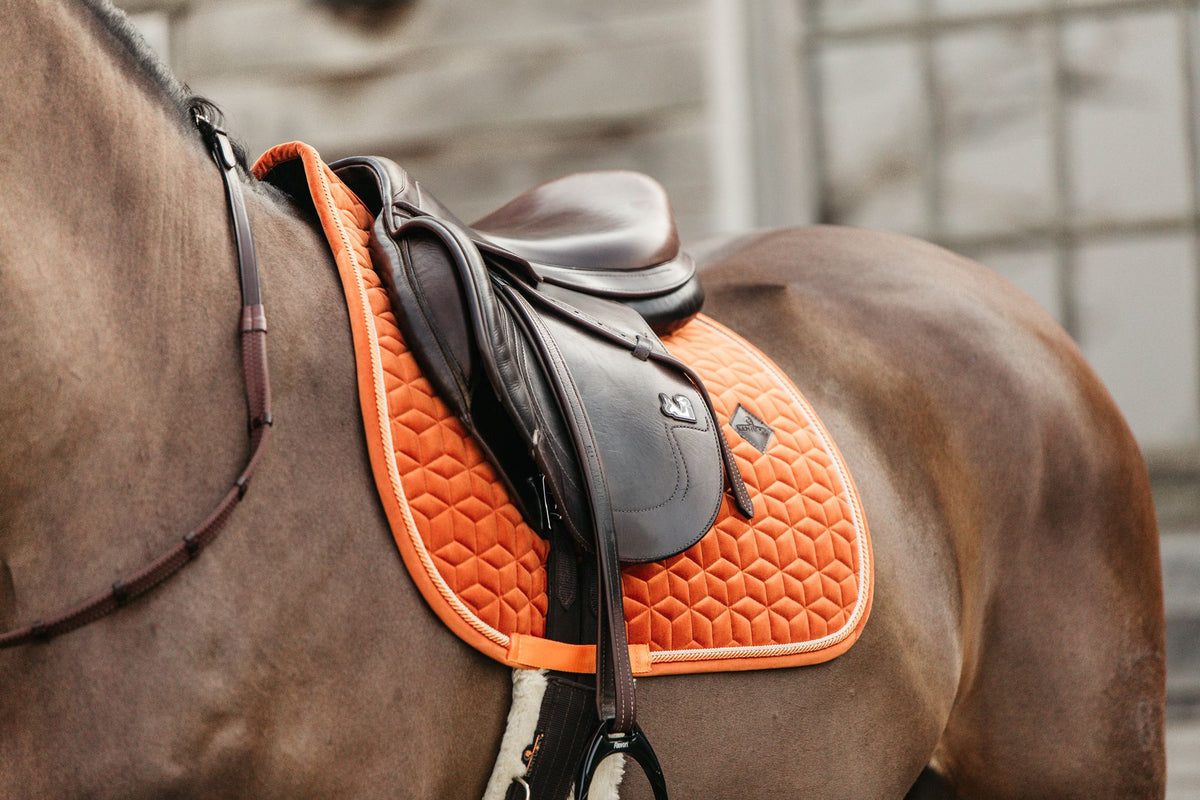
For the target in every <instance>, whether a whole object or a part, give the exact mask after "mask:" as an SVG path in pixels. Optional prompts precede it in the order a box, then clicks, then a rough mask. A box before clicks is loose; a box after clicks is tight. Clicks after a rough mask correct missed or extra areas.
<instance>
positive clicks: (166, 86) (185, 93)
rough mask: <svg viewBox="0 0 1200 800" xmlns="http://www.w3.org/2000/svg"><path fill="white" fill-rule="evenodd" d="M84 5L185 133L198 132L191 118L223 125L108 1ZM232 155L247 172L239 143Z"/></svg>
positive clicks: (218, 111)
mask: <svg viewBox="0 0 1200 800" xmlns="http://www.w3.org/2000/svg"><path fill="white" fill-rule="evenodd" d="M81 2H82V3H83V5H84V6H85V7H86V8H87V9H88V10H89V11H91V12H92V14H93V15H94V16H95V18H96V20H97V21H98V22H99V23H100V24H101V26H102V27H103V28H104V29H105V30H106V31H108V33H109V34H110V35H111V36H112V38H113V39H114V40H115V41H116V42H117V43H118V44H119V45H120V46H121V47H122V48H123V50H124V54H125V55H126V56H127V57H128V58H129V60H130V61H131V62H132V66H133V69H134V71H135V73H136V74H137V75H138V76H140V77H142V78H145V79H148V80H149V82H150V85H151V87H152V88H154V89H155V90H157V91H156V92H155V94H156V95H157V96H158V97H159V98H160V99H162V100H164V101H166V103H167V104H168V106H169V107H171V108H172V109H173V110H174V111H175V112H176V113H177V114H178V115H179V118H180V120H181V121H182V122H183V123H184V124H185V126H186V128H187V129H188V130H191V131H193V132H195V135H196V136H197V138H199V132H198V131H196V128H195V126H194V125H193V124H192V118H193V115H194V114H203V115H204V116H205V117H207V118H208V119H209V120H211V121H212V122H213V124H215V125H217V126H220V125H222V124H223V119H224V115H223V114H222V113H221V109H220V108H219V107H218V106H217V105H216V104H215V103H213V102H212V101H210V100H208V99H206V98H204V97H201V96H200V95H197V94H193V93H192V91H191V89H189V88H188V86H187V84H185V83H184V82H183V81H181V80H179V78H177V77H176V76H175V74H174V73H173V72H171V69H170V67H168V66H167V65H166V64H165V63H164V62H163V60H162V58H161V57H160V56H159V55H158V53H156V52H155V51H154V49H153V48H152V47H150V45H149V44H147V43H146V39H145V37H143V36H142V33H141V31H139V30H138V29H137V26H135V25H134V24H133V23H132V22H130V20H129V16H128V15H127V14H126V13H125V12H124V11H123V10H121V9H119V8H117V7H115V6H114V5H113V4H112V3H111V2H109V0H81ZM232 143H233V146H234V151H235V153H236V155H237V159H238V162H239V163H240V164H241V166H242V168H243V170H247V171H248V169H247V166H246V153H245V149H244V148H243V147H242V145H241V143H240V142H237V141H233V142H232Z"/></svg>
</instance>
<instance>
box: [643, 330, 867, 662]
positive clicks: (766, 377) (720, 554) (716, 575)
mask: <svg viewBox="0 0 1200 800" xmlns="http://www.w3.org/2000/svg"><path fill="white" fill-rule="evenodd" d="M665 342H666V344H667V347H668V348H669V349H670V350H671V352H672V353H673V354H674V355H676V356H678V357H679V358H680V359H681V360H683V361H686V362H687V363H688V364H690V365H691V366H692V367H693V368H694V369H695V370H696V371H697V372H699V373H700V375H701V376H702V377H703V379H704V383H705V386H706V387H707V388H708V390H709V392H710V393H711V395H712V398H713V406H714V408H715V409H716V411H717V416H718V417H719V418H720V419H722V420H724V421H725V423H724V427H725V435H726V437H727V439H728V440H729V442H730V444H731V445H732V447H733V453H734V457H735V458H736V459H737V462H738V467H739V469H740V470H741V473H742V476H743V477H744V479H745V482H746V488H747V490H748V491H749V492H750V494H751V497H752V498H753V500H754V506H755V511H756V513H755V516H754V518H753V519H751V520H746V519H744V518H743V517H741V516H740V515H739V514H737V513H735V512H734V511H733V509H732V506H731V503H730V501H729V498H728V497H726V499H725V506H724V507H723V508H722V510H721V513H720V515H719V516H718V519H717V522H716V524H715V525H714V526H713V529H712V530H711V531H710V532H709V533H708V534H707V535H706V536H705V537H704V538H702V539H701V540H700V541H699V542H698V543H697V544H696V545H694V546H692V547H691V548H689V549H688V550H686V551H685V552H683V553H681V554H679V555H677V556H674V557H673V558H670V559H667V560H666V561H661V562H655V563H650V564H639V565H634V566H630V567H627V568H626V569H625V570H624V573H623V583H624V589H625V598H626V599H625V615H626V619H627V621H628V625H629V639H630V641H631V642H646V643H648V644H649V646H650V649H651V652H652V654H653V653H656V652H657V651H681V652H680V655H679V656H678V657H679V658H681V659H686V658H687V653H686V651H690V650H714V649H723V648H772V647H777V646H780V645H797V644H803V643H812V642H820V641H825V640H828V639H829V637H831V636H836V635H837V633H838V632H839V631H844V630H846V628H847V626H848V624H849V623H850V622H851V621H852V619H853V617H854V615H855V612H856V610H859V611H863V610H865V609H863V608H861V606H862V604H860V602H859V601H860V599H863V593H864V592H865V590H866V589H867V586H866V585H865V582H866V580H868V579H869V575H868V574H867V573H866V572H865V570H863V569H862V568H863V567H865V566H866V564H864V563H863V562H864V561H865V559H866V558H868V557H869V554H868V553H867V552H866V550H865V547H864V545H865V544H866V542H865V541H860V533H862V532H864V531H865V525H864V523H863V521H862V512H861V509H860V508H858V507H857V502H856V500H855V498H853V497H852V494H851V492H850V491H849V486H848V480H847V476H846V473H845V468H844V466H843V465H842V464H841V463H840V459H838V458H837V456H836V453H835V451H833V448H832V446H831V444H832V443H831V442H830V440H829V437H828V433H826V432H825V431H824V429H823V428H822V427H821V426H820V425H819V424H818V423H817V419H816V415H815V414H814V413H812V412H811V410H810V409H808V408H807V404H806V403H804V404H803V405H798V403H800V402H802V400H801V399H800V398H798V397H797V395H798V392H796V391H795V389H794V387H792V386H791V384H790V381H787V380H786V379H783V380H781V378H782V376H780V375H779V374H778V372H777V369H776V368H774V367H773V365H769V364H765V363H763V362H764V360H765V357H764V356H762V355H761V354H760V353H757V352H756V351H755V350H754V349H753V348H748V347H746V346H743V343H742V342H741V341H740V340H739V337H737V336H736V335H735V334H733V333H732V332H731V331H729V330H728V329H726V328H724V327H723V326H721V325H718V324H717V323H715V322H714V321H712V320H710V319H707V318H704V317H700V318H699V319H697V320H695V321H694V322H693V323H691V324H689V325H687V326H685V327H684V328H682V329H681V330H679V331H678V332H676V333H675V334H673V335H671V336H670V337H667V339H666V340H665ZM739 405H740V406H742V407H743V408H745V409H746V410H747V411H749V412H750V413H751V414H753V415H754V416H755V417H757V418H758V419H759V420H762V421H767V422H768V424H769V427H770V429H771V438H770V440H769V442H768V445H767V449H766V452H760V451H759V450H758V449H757V448H756V447H755V446H754V444H752V442H751V441H750V440H749V439H747V438H743V437H742V436H740V435H739V434H738V433H737V432H736V431H735V430H734V429H733V428H732V427H731V425H730V422H729V421H730V420H731V419H732V418H733V417H734V414H735V411H736V409H737V407H738V406H739ZM853 621H854V622H857V620H853ZM851 627H853V626H851ZM652 658H654V656H652ZM657 660H658V661H659V662H660V663H661V662H664V661H667V660H669V658H668V657H662V658H658V659H657Z"/></svg>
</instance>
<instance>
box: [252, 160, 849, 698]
mask: <svg viewBox="0 0 1200 800" xmlns="http://www.w3.org/2000/svg"><path fill="white" fill-rule="evenodd" d="M292 159H301V160H302V161H303V164H304V168H305V172H306V175H307V177H308V181H309V185H310V189H311V190H312V193H313V201H314V205H315V206H316V210H317V214H318V217H319V219H320V222H321V225H322V228H323V230H324V231H325V234H326V238H327V239H328V240H329V242H330V245H331V247H332V249H333V251H334V256H335V260H336V262H337V266H338V271H339V276H340V277H341V280H342V286H343V289H344V290H345V295H346V302H347V309H348V311H349V312H350V321H351V329H352V333H353V336H354V347H355V359H356V365H357V371H358V377H359V397H360V402H361V405H362V411H363V425H364V431H365V433H366V437H367V447H368V451H369V454H370V458H371V467H372V472H373V473H374V475H375V480H376V485H377V488H378V489H379V494H380V499H381V502H382V504H383V506H384V511H385V512H386V514H387V517H388V520H389V523H390V524H391V527H392V533H393V536H394V538H395V540H396V544H397V547H398V548H399V550H400V554H401V556H402V557H403V560H404V563H405V564H406V566H407V567H408V570H409V573H410V574H411V575H412V577H413V580H414V582H415V583H416V585H417V587H418V588H419V589H420V591H421V593H422V595H423V596H424V597H425V599H426V601H427V602H428V603H429V605H430V607H431V608H432V609H433V610H434V612H435V613H437V614H438V616H439V617H440V618H441V619H442V620H443V622H445V623H446V625H447V626H448V627H450V629H451V630H453V631H454V632H455V633H456V634H458V635H459V636H460V637H461V638H462V639H463V640H464V641H466V642H467V643H468V644H471V645H472V646H474V647H476V648H477V649H479V650H480V651H481V652H483V653H485V654H487V655H489V656H491V657H492V658H495V659H497V660H499V661H503V662H505V663H510V664H514V665H523V666H541V665H542V664H539V663H531V662H530V661H529V660H528V659H521V658H518V657H517V656H515V655H514V652H513V650H512V649H510V648H512V647H514V646H515V645H516V644H517V643H518V640H519V639H520V638H521V637H528V638H536V637H539V636H541V635H542V634H543V632H544V630H545V613H546V607H547V590H546V586H547V583H546V556H547V552H548V547H547V544H546V542H545V541H544V540H542V539H541V538H540V537H538V536H537V535H536V534H535V533H534V532H533V530H532V529H531V528H530V527H529V526H528V525H526V524H525V523H524V522H523V521H522V519H521V517H520V514H519V512H518V511H517V509H516V507H515V506H514V505H513V504H512V502H511V501H510V500H509V499H508V495H507V492H506V490H505V489H504V486H503V484H502V482H501V481H500V480H499V479H498V478H497V477H496V475H495V472H494V471H493V470H492V468H491V465H490V464H489V463H488V461H487V460H486V458H484V456H483V453H482V451H481V450H480V448H479V447H478V445H477V444H476V443H475V442H474V440H473V439H472V438H471V437H470V435H469V434H468V433H467V432H466V430H465V429H464V428H463V427H462V425H461V424H460V423H459V422H458V420H457V419H456V418H455V417H454V416H453V415H452V414H451V413H450V411H449V409H448V408H447V407H446V406H445V404H444V403H443V402H442V401H441V400H440V399H439V398H438V397H437V396H436V395H435V394H434V392H433V389H432V386H431V385H430V384H429V382H428V381H427V380H426V379H425V378H424V377H423V376H422V375H421V374H420V369H419V367H418V366H417V363H416V360H415V359H414V358H413V356H412V354H411V352H410V351H409V350H408V349H407V347H406V346H405V344H404V341H403V338H402V336H401V334H400V330H399V328H398V326H397V325H396V320H395V316H394V314H393V312H392V309H391V304H390V301H389V299H388V296H387V291H386V289H385V288H384V287H383V285H382V283H381V281H380V279H379V277H378V275H377V274H376V273H375V271H374V270H373V269H372V267H371V262H370V254H369V248H368V246H367V243H368V241H369V230H370V226H371V221H372V220H371V216H370V214H369V212H367V210H366V209H365V207H364V206H363V205H362V203H361V202H359V201H358V198H357V197H355V196H354V194H353V193H352V192H351V191H350V190H349V189H348V188H347V187H346V186H345V185H344V184H342V183H341V181H340V180H339V179H338V178H337V177H336V176H335V175H333V173H332V172H331V171H329V169H328V168H327V167H326V166H325V164H324V163H323V162H321V161H320V159H319V156H318V155H317V154H316V151H315V150H313V149H312V148H311V147H308V146H307V145H304V144H301V143H291V144H288V145H280V146H278V147H277V148H273V149H272V150H271V151H268V153H267V154H265V155H264V156H263V157H262V158H261V159H260V160H259V163H258V164H256V165H255V168H254V170H255V173H256V174H257V175H259V176H261V175H263V174H264V173H265V172H267V171H268V170H270V169H272V168H273V167H275V166H277V165H279V164H280V163H282V162H286V161H290V160H292ZM664 344H666V346H667V347H668V348H669V349H670V350H671V351H672V353H674V354H675V355H676V356H678V357H679V358H680V359H682V360H683V361H685V362H687V363H689V364H690V365H691V366H692V367H693V368H694V369H695V370H696V371H697V372H698V373H699V374H700V376H701V377H702V378H703V380H704V383H705V386H706V387H707V388H708V390H709V392H710V394H711V395H712V399H713V405H714V408H715V410H716V412H717V416H718V418H719V419H720V420H721V421H722V424H723V427H724V431H725V435H726V437H727V439H728V441H729V442H730V444H731V446H732V450H733V454H734V457H735V459H736V460H737V463H738V466H739V469H740V471H741V473H742V476H743V478H744V479H745V483H746V488H747V490H748V491H749V492H750V494H751V497H752V498H753V500H754V507H755V512H756V513H755V516H754V518H753V519H752V520H745V519H743V518H741V517H740V516H739V515H738V514H737V513H736V511H734V509H733V507H732V505H731V503H730V501H729V499H728V498H726V499H725V501H724V504H723V506H722V508H721V511H720V513H719V515H718V518H717V522H716V523H715V524H714V526H713V528H712V529H711V530H710V531H709V532H708V533H707V534H706V535H705V536H704V537H703V538H701V540H700V541H699V542H698V543H697V544H695V545H694V546H693V547H691V548H689V549H688V550H687V551H685V552H683V553H681V554H679V555H677V556H674V557H672V558H670V559H667V560H665V561H661V562H654V563H650V564H639V565H633V566H629V567H626V568H625V569H624V570H623V573H622V580H623V588H624V593H625V616H626V622H627V627H628V635H629V642H630V645H631V647H641V648H644V649H648V651H649V656H648V663H649V666H648V667H644V668H643V669H642V670H641V671H642V673H643V674H644V673H649V674H666V673H679V672H710V671H720V670H738V669H758V668H766V667H781V666H797V665H801V664H810V663H817V662H820V661H825V660H828V659H830V658H833V657H834V656H836V655H838V654H839V653H841V652H844V651H845V650H846V649H847V648H848V647H849V646H850V645H851V644H852V643H853V642H854V641H855V640H856V639H857V637H858V634H859V633H860V632H861V630H862V627H863V625H864V624H865V622H866V619H867V615H868V612H869V609H870V600H871V594H872V586H871V579H872V571H873V570H872V564H871V554H870V542H869V536H868V533H867V526H866V521H865V519H864V516H863V512H862V507H861V504H860V502H859V499H858V495H857V492H856V491H855V489H854V486H853V482H852V481H851V479H850V475H849V472H848V471H847V469H846V466H845V464H844V462H843V461H842V458H841V455H840V454H839V453H838V451H837V449H836V447H835V446H834V444H833V442H832V440H831V439H830V437H829V434H828V432H826V431H825V429H824V427H823V426H822V425H821V423H820V421H819V420H818V419H817V416H816V414H815V413H814V412H813V411H812V409H811V408H810V407H809V406H808V404H807V402H806V401H805V400H804V399H803V397H802V396H801V395H800V393H799V391H798V390H797V389H796V388H795V386H794V385H793V384H792V383H791V381H790V380H789V379H788V378H787V377H786V376H784V375H783V374H782V373H781V372H780V371H779V370H778V368H777V367H775V366H774V364H773V363H771V362H770V361H769V360H768V359H766V357H765V356H764V355H763V354H762V353H761V352H759V351H758V350H757V349H756V348H754V347H753V346H752V345H750V344H749V343H747V342H745V341H744V340H743V339H741V338H740V337H738V336H737V335H736V334H734V333H733V332H732V331H729V330H728V329H726V328H724V327H723V326H721V325H720V324H718V323H716V322H714V321H713V320H711V319H708V318H707V317H705V316H703V315H701V316H699V317H697V318H696V319H695V320H694V321H692V322H691V323H689V324H688V325H686V326H684V327H683V328H682V329H680V330H679V331H677V332H676V333H674V334H672V335H670V336H668V337H665V338H664ZM739 406H741V408H742V409H743V410H744V411H745V412H748V413H749V414H750V415H753V418H754V419H755V421H756V422H761V423H765V424H766V426H768V427H769V428H770V436H769V439H766V448H765V452H761V451H760V449H759V447H761V446H762V444H763V441H762V438H761V437H754V436H750V437H748V438H749V439H753V440H755V443H752V442H751V441H749V440H748V439H743V438H742V436H740V435H739V434H738V433H737V431H736V430H734V428H733V427H732V426H731V424H730V421H731V420H732V419H733V418H734V415H735V411H737V409H738V407H739ZM741 418H742V419H747V418H749V417H747V416H746V415H745V414H741ZM756 445H758V446H756Z"/></svg>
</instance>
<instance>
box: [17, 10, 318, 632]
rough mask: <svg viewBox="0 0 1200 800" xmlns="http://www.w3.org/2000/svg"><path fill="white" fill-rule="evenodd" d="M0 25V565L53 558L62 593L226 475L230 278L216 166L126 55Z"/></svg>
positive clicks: (186, 514) (231, 386)
mask: <svg viewBox="0 0 1200 800" xmlns="http://www.w3.org/2000/svg"><path fill="white" fill-rule="evenodd" d="M4 14H5V20H6V21H5V37H6V43H5V47H4V48H3V51H2V52H3V55H0V73H2V74H4V75H5V76H7V77H6V79H5V80H4V81H3V82H2V83H0V108H3V109H4V113H3V114H0V126H2V128H3V135H2V137H0V138H2V140H3V141H4V142H5V148H4V149H5V152H4V154H3V156H0V182H2V183H0V185H3V186H4V187H5V199H4V201H3V202H4V212H5V213H4V214H2V215H0V260H2V261H3V263H4V269H3V271H2V274H0V304H2V305H3V309H4V313H3V314H2V315H0V344H2V346H0V352H2V353H3V358H4V359H5V362H6V364H5V366H4V368H3V369H2V370H0V418H2V419H4V432H3V435H2V436H0V461H2V462H3V463H4V464H5V465H6V467H5V472H4V474H3V476H2V477H0V572H3V571H4V570H3V569H2V567H4V562H7V564H8V565H9V568H10V569H11V570H12V572H13V573H14V575H15V574H16V573H18V572H19V571H26V575H27V576H28V574H29V573H28V571H29V570H33V571H35V572H36V571H38V570H39V569H43V568H44V565H47V564H61V565H62V573H63V575H62V578H61V580H62V582H63V585H61V586H58V585H56V584H58V583H59V580H58V579H56V578H55V576H54V574H53V573H54V572H55V569H54V568H50V569H49V570H48V571H46V572H45V574H44V575H39V583H40V584H41V585H44V586H46V587H47V591H46V598H54V597H60V598H61V597H65V598H66V599H77V597H78V593H79V591H80V588H79V584H80V582H82V581H85V580H87V579H88V578H89V577H90V575H89V573H91V572H98V573H100V574H104V575H107V576H109V577H108V578H107V580H111V575H112V574H113V572H114V570H116V569H118V564H120V565H123V566H122V567H121V569H123V570H124V569H127V568H128V566H129V565H128V561H129V559H130V552H131V549H130V547H131V546H132V547H133V548H135V549H133V551H132V552H141V550H140V549H137V541H136V540H137V538H138V537H144V539H145V546H146V548H150V547H152V546H154V545H153V544H152V543H153V542H161V541H163V539H162V536H163V531H162V530H161V529H162V528H173V529H177V530H178V531H179V532H180V533H182V532H184V531H186V530H187V529H188V528H190V527H191V526H192V525H193V524H194V523H195V521H196V520H198V519H199V518H202V517H203V515H204V513H205V512H206V510H207V509H206V506H210V505H213V504H215V501H213V500H212V498H214V497H216V498H219V497H220V496H221V494H223V492H224V489H225V487H226V486H227V485H228V483H229V481H231V480H232V478H233V477H234V476H236V475H237V473H238V470H239V469H240V462H241V460H242V459H243V458H244V456H245V449H246V435H245V424H246V421H245V404H244V401H243V399H242V391H243V390H242V377H241V368H240V355H239V350H238V341H237V335H236V333H235V332H236V329H237V322H238V311H239V306H240V301H239V296H238V285H237V268H236V261H235V253H234V249H233V244H232V235H231V230H230V222H229V218H228V211H227V209H226V205H225V200H224V195H223V190H222V186H221V181H220V178H219V176H218V173H217V170H216V168H215V167H214V166H213V164H212V162H211V160H210V159H209V158H208V157H207V155H206V154H205V152H204V150H203V148H202V147H201V145H200V143H199V139H198V137H197V136H196V135H195V134H194V132H192V131H191V130H190V129H189V128H188V125H187V122H186V119H185V118H184V116H183V114H182V113H181V112H180V109H179V108H178V105H177V103H175V102H173V101H171V100H170V99H168V98H165V97H164V96H162V93H161V90H160V88H159V87H157V86H156V85H155V84H154V82H153V81H150V80H148V79H146V78H144V77H142V76H141V74H140V73H139V71H138V68H137V65H136V64H134V63H133V60H132V59H131V58H129V56H128V53H126V52H125V51H124V49H123V48H124V45H122V44H121V43H120V42H117V41H115V40H113V38H112V36H111V34H109V33H108V31H107V29H106V28H105V27H104V26H103V25H102V24H101V23H100V21H99V20H98V19H97V18H96V17H95V15H94V14H93V13H92V12H91V11H90V10H89V9H87V8H85V7H82V6H79V5H76V4H73V3H67V4H63V3H49V2H46V3H42V2H36V3H32V2H31V3H22V4H12V5H10V6H9V7H8V8H7V9H6V10H5V12H4ZM250 206H251V216H252V220H253V222H254V224H255V226H256V227H259V228H263V227H265V228H268V229H269V228H271V227H272V225H273V224H274V218H275V217H278V216H279V214H280V212H279V210H278V209H277V208H276V207H275V206H274V204H273V203H271V202H270V201H268V200H266V199H265V198H263V197H259V196H255V195H254V194H253V193H251V198H250ZM264 215H265V216H264ZM293 224H298V223H293ZM268 250H270V248H268ZM130 539H133V540H134V541H133V542H128V540H130ZM114 540H124V541H126V542H128V544H127V545H126V546H124V547H120V546H114V544H119V543H120V542H114ZM117 552H119V553H122V555H121V556H120V557H117V556H109V555H108V554H110V553H117ZM110 559H111V560H110ZM84 565H86V566H88V567H89V569H83V570H81V566H84ZM91 567H94V569H91ZM0 577H2V576H0ZM93 582H94V581H92V582H89V583H88V584H87V585H91V583H93ZM3 583H4V581H2V580H0V585H2V584H3ZM101 585H103V584H101ZM4 599H5V598H3V597H0V622H2V621H3V619H2V618H3V617H5V616H6V615H5V614H4V612H5V610H6V605H7V604H6V603H4V602H3V601H4ZM31 603H32V604H33V605H41V604H40V603H37V602H36V601H35V600H32V599H31ZM9 608H11V606H9ZM47 610H50V609H47Z"/></svg>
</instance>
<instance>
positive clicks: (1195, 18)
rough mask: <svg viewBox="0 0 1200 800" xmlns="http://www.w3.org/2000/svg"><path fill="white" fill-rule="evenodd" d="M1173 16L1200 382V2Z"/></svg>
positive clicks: (1179, 7) (1182, 4)
mask: <svg viewBox="0 0 1200 800" xmlns="http://www.w3.org/2000/svg"><path fill="white" fill-rule="evenodd" d="M1176 19H1177V21H1178V25H1179V39H1180V41H1179V53H1180V67H1181V68H1182V70H1183V98H1182V99H1183V107H1184V112H1185V113H1184V127H1185V130H1184V137H1185V141H1186V142H1187V159H1188V175H1189V177H1190V183H1191V187H1192V191H1191V200H1192V216H1191V225H1190V231H1191V235H1192V258H1193V262H1194V266H1195V270H1196V287H1195V292H1196V297H1195V304H1194V305H1193V311H1194V313H1195V315H1196V319H1195V325H1196V342H1197V356H1198V358H1197V360H1196V365H1195V366H1196V373H1195V375H1194V376H1193V381H1194V382H1195V383H1196V384H1200V52H1198V51H1200V2H1197V0H1178V2H1177V3H1176ZM1193 388H1195V389H1196V399H1197V409H1196V413H1197V419H1200V385H1195V386H1194V387H1193Z"/></svg>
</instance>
